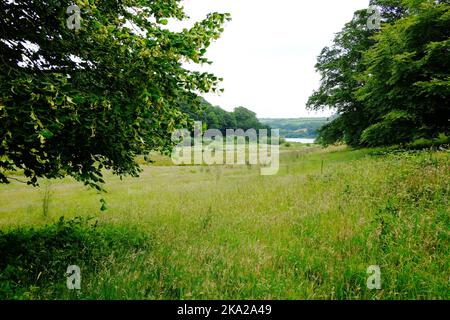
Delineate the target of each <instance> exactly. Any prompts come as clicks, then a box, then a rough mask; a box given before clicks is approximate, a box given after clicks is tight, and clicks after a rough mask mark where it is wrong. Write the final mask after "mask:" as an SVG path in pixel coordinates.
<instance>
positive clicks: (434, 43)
mask: <svg viewBox="0 0 450 320" xmlns="http://www.w3.org/2000/svg"><path fill="white" fill-rule="evenodd" d="M370 4H371V5H374V6H377V8H378V9H379V11H380V15H381V29H380V30H375V29H374V30H370V28H368V24H367V22H368V21H369V20H370V19H372V18H373V16H371V14H372V13H371V12H370V11H368V10H361V11H357V12H356V13H355V15H354V17H353V19H352V21H350V22H349V23H347V24H346V25H345V27H344V28H343V29H342V31H340V32H339V33H338V34H337V35H336V37H335V39H334V41H333V44H332V45H331V46H329V47H326V48H324V49H323V50H322V52H321V54H320V56H319V57H318V62H317V65H316V69H317V70H318V71H319V72H320V74H321V75H322V81H321V86H320V88H319V89H318V90H317V91H315V92H314V94H313V95H312V96H311V97H310V99H309V101H308V107H309V108H310V109H313V110H320V109H324V108H332V109H335V110H337V114H338V115H339V117H337V118H336V119H335V120H334V121H332V122H331V123H328V124H326V125H325V126H324V127H322V128H321V129H320V130H319V141H320V142H321V143H322V144H324V145H327V144H332V143H335V142H339V141H342V142H345V143H347V144H349V145H351V146H381V145H393V144H411V143H412V144H414V143H426V142H439V141H448V135H449V128H450V125H449V118H450V108H449V106H450V104H449V98H450V28H449V26H450V4H449V1H448V0H447V1H432V0H372V1H371V2H370Z"/></svg>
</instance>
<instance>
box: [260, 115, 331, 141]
mask: <svg viewBox="0 0 450 320" xmlns="http://www.w3.org/2000/svg"><path fill="white" fill-rule="evenodd" d="M330 120H332V118H296V119H259V121H260V122H261V123H263V124H265V125H268V126H270V127H271V128H272V129H280V135H281V136H282V137H284V138H315V137H317V130H318V129H319V128H320V127H322V126H323V125H324V124H326V123H328V122H329V121H330Z"/></svg>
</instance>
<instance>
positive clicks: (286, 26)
mask: <svg viewBox="0 0 450 320" xmlns="http://www.w3.org/2000/svg"><path fill="white" fill-rule="evenodd" d="M368 4H369V0H277V1H274V0H185V1H184V7H185V11H186V12H187V14H188V15H189V16H190V17H191V20H192V21H198V20H201V19H203V18H204V17H205V16H206V14H208V13H209V12H213V11H217V12H229V13H231V16H232V19H233V20H232V21H231V22H229V23H227V25H226V26H225V32H224V33H223V36H222V37H221V38H220V39H219V40H218V41H217V42H215V43H213V44H212V45H211V47H210V48H209V50H208V55H207V57H208V58H209V59H210V60H212V61H213V62H214V63H213V65H212V66H207V67H206V66H205V67H204V68H202V69H201V70H204V71H212V72H213V73H214V74H216V75H217V76H219V77H223V78H224V82H223V83H222V86H223V88H224V89H225V92H224V93H222V94H220V95H210V94H208V95H206V96H205V98H206V99H207V100H208V101H209V102H211V103H212V104H213V105H218V106H220V107H222V108H223V109H225V110H228V111H231V110H233V109H234V108H235V107H238V106H245V107H247V108H248V109H250V110H252V111H254V112H256V113H257V116H258V117H260V118H296V117H306V116H319V115H326V116H328V115H330V114H331V113H330V112H325V113H314V112H308V111H306V108H305V104H306V101H307V100H308V97H309V96H310V95H311V93H312V92H313V90H314V89H316V88H318V86H319V80H320V76H319V75H318V74H317V73H316V72H315V69H314V65H315V63H316V58H317V56H318V54H319V53H320V51H321V50H322V48H323V47H324V46H326V45H329V44H330V43H331V41H332V39H333V37H334V34H335V33H336V32H338V31H340V30H341V28H342V27H343V26H344V24H345V23H346V22H348V21H350V20H351V18H352V16H353V12H354V11H356V10H358V9H361V8H367V7H368ZM188 25H189V24H186V23H183V26H188ZM177 27H180V26H179V25H178V26H177Z"/></svg>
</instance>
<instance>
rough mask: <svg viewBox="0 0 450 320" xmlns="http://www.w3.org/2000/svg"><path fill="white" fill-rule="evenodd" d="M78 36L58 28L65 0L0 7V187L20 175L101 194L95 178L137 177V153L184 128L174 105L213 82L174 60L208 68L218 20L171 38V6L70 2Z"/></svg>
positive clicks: (177, 13) (163, 144) (178, 13)
mask: <svg viewBox="0 0 450 320" xmlns="http://www.w3.org/2000/svg"><path fill="white" fill-rule="evenodd" d="M74 2H75V3H76V4H77V5H78V6H79V8H80V9H81V28H80V29H79V30H71V29H69V28H68V27H67V23H66V20H67V18H68V17H69V15H68V14H67V12H66V10H67V8H68V7H69V6H70V5H72V4H73V2H72V1H69V0H39V1H37V0H36V1H30V0H15V1H8V0H0V12H2V14H1V15H0V32H1V33H0V66H1V68H0V139H1V142H0V181H1V182H3V183H7V182H9V179H8V176H7V172H9V171H17V170H23V171H24V174H25V176H26V177H27V180H28V183H30V184H33V185H37V184H38V178H39V177H46V178H61V177H64V176H66V175H69V176H72V177H74V178H76V179H77V180H79V181H82V182H84V183H85V184H87V185H90V186H94V187H96V188H98V189H101V187H100V184H101V183H102V182H103V180H102V173H101V170H102V169H103V168H106V169H111V170H112V171H113V172H114V173H115V174H118V175H121V176H122V175H127V174H129V175H132V176H137V175H138V173H139V167H138V165H137V164H136V162H135V156H136V155H137V154H148V153H149V152H150V151H152V150H156V151H161V152H169V151H170V149H171V147H172V146H173V143H172V141H171V132H173V131H174V130H175V129H177V128H181V127H185V126H186V125H187V123H188V121H189V120H188V117H187V116H186V115H185V114H184V113H183V112H182V111H181V105H182V104H188V105H191V106H197V105H198V104H199V103H200V102H199V99H198V94H199V93H202V92H210V91H217V90H219V89H218V85H219V82H220V80H221V79H219V78H217V77H216V76H214V75H213V74H209V73H202V72H197V71H190V70H187V69H186V68H184V67H183V65H182V63H183V62H191V63H196V64H201V63H211V62H210V61H208V60H207V59H206V58H205V53H206V49H207V48H208V46H209V45H210V44H211V42H212V41H214V40H216V39H218V38H219V37H220V34H221V32H222V31H223V24H224V23H225V22H226V21H227V20H229V19H230V17H229V15H228V14H220V13H211V14H209V15H208V16H207V17H206V18H205V19H204V20H203V21H200V22H197V23H195V24H194V26H193V27H192V28H190V29H184V30H182V31H181V32H173V31H170V30H169V29H168V28H167V27H165V25H166V24H167V23H168V19H170V18H172V19H177V20H182V19H185V18H186V15H185V14H184V12H183V8H182V6H181V4H180V2H181V1H180V0H123V1H120V0H76V1H74Z"/></svg>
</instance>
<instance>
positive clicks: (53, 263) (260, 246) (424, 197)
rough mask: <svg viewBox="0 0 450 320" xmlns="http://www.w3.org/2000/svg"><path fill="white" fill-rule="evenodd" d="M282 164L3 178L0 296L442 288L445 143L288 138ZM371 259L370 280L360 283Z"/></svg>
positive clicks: (235, 295) (352, 294)
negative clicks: (97, 180) (384, 150)
mask: <svg viewBox="0 0 450 320" xmlns="http://www.w3.org/2000/svg"><path fill="white" fill-rule="evenodd" d="M159 160H161V161H162V162H164V159H162V158H161V159H159ZM280 163H281V168H280V171H279V173H278V175H276V176H261V175H260V174H259V169H258V167H255V166H253V167H252V166H241V167H232V166H211V167H207V166H197V167H187V166H184V167H172V166H167V161H166V162H164V166H158V162H157V163H156V165H153V166H146V167H144V171H143V172H142V175H141V177H140V178H138V179H133V178H125V179H123V180H120V179H119V178H118V177H113V176H111V175H107V179H106V180H107V184H106V189H107V190H108V193H107V194H98V193H96V192H95V191H93V190H87V189H86V188H85V187H83V186H82V185H80V184H79V183H77V182H74V181H73V180H71V179H64V180H60V181H51V182H48V181H43V182H42V183H41V187H40V188H33V187H29V186H26V185H24V184H21V183H19V182H13V183H12V184H10V185H1V186H0V204H1V206H0V230H1V232H0V255H1V256H0V298H2V299H72V298H77V299H425V298H431V299H449V298H450V290H449V284H450V283H449V277H450V268H449V267H450V265H449V262H450V250H449V240H450V209H449V208H450V205H449V199H450V197H449V195H450V185H449V181H450V170H449V169H450V165H449V164H450V154H449V152H448V151H445V150H444V151H433V152H431V151H421V152H402V153H391V154H385V155H384V154H380V153H379V152H376V151H375V150H368V149H363V150H350V149H347V148H345V147H332V148H328V149H321V148H319V147H314V146H313V147H303V146H300V145H297V144H293V145H291V147H290V148H285V147H284V148H282V152H281V159H280ZM19 179H20V178H19ZM102 198H103V199H105V201H106V205H107V207H108V209H107V210H106V211H101V210H100V206H101V205H100V199H102ZM61 216H64V217H65V219H64V220H60V219H59V218H60V217H61ZM75 217H79V218H75ZM89 217H91V218H92V219H88V218H89ZM68 265H79V266H80V268H81V274H82V281H81V290H80V291H70V290H68V289H67V287H66V275H65V271H66V269H67V266H68ZM371 265H378V266H380V269H381V283H382V288H381V290H369V289H368V288H367V286H366V281H367V278H368V276H369V275H368V274H367V268H368V267H369V266H371Z"/></svg>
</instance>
